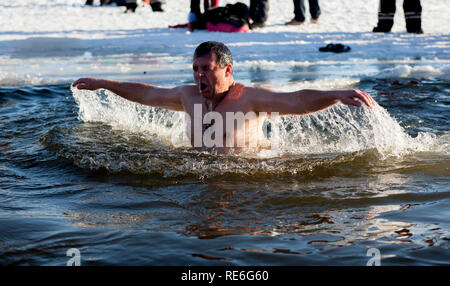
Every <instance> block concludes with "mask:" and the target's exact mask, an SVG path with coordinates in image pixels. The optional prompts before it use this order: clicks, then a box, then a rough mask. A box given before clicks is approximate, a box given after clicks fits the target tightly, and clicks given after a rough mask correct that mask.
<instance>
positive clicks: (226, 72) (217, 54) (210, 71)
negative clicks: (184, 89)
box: [192, 41, 234, 99]
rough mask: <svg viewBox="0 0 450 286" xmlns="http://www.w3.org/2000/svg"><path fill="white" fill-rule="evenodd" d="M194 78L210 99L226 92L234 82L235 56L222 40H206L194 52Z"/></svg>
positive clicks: (203, 93) (204, 94)
mask: <svg viewBox="0 0 450 286" xmlns="http://www.w3.org/2000/svg"><path fill="white" fill-rule="evenodd" d="M192 67H193V72H194V80H195V83H196V84H197V86H198V88H199V90H200V93H201V94H202V95H203V96H204V97H206V98H209V99H212V98H213V97H214V96H215V95H216V94H219V93H223V92H226V91H227V90H228V89H229V88H230V86H231V85H232V84H233V82H234V79H233V57H232V55H231V52H230V50H229V49H228V48H227V46H225V45H224V44H223V43H220V42H214V41H209V42H204V43H202V44H200V45H199V46H198V47H197V48H196V49H195V52H194V60H193V65H192Z"/></svg>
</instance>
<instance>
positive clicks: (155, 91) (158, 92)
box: [73, 78, 184, 111]
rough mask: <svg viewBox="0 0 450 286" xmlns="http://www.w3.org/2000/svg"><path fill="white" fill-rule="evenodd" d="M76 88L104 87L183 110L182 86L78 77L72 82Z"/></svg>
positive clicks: (140, 100)
mask: <svg viewBox="0 0 450 286" xmlns="http://www.w3.org/2000/svg"><path fill="white" fill-rule="evenodd" d="M73 86H74V87H77V88H78V89H87V90H97V89H100V88H104V89H107V90H110V91H112V92H114V93H115V94H117V95H119V96H121V97H123V98H125V99H128V100H130V101H134V102H137V103H141V104H145V105H150V106H154V107H161V108H166V109H170V110H174V111H183V110H184V108H183V104H182V90H181V89H182V88H183V87H176V88H171V89H168V88H159V87H156V86H153V85H150V84H145V83H135V82H123V81H113V80H107V79H99V78H80V79H79V80H77V81H75V82H74V83H73Z"/></svg>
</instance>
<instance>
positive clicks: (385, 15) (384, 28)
mask: <svg viewBox="0 0 450 286" xmlns="http://www.w3.org/2000/svg"><path fill="white" fill-rule="evenodd" d="M403 11H404V13H405V20H406V30H407V31H408V33H416V34H422V33H423V30H422V6H421V5H420V0H403ZM394 15H395V0H380V8H379V10H378V24H377V26H376V27H375V28H373V32H375V33H387V32H390V31H391V28H392V26H393V25H394Z"/></svg>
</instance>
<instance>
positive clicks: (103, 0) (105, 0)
mask: <svg viewBox="0 0 450 286" xmlns="http://www.w3.org/2000/svg"><path fill="white" fill-rule="evenodd" d="M114 2H115V1H114V0H100V5H101V6H104V5H110V4H112V3H114ZM93 4H94V0H86V4H85V5H93Z"/></svg>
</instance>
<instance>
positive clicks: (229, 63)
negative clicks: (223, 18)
mask: <svg viewBox="0 0 450 286" xmlns="http://www.w3.org/2000/svg"><path fill="white" fill-rule="evenodd" d="M192 68H193V73H194V80H195V84H190V85H183V86H178V87H174V88H160V87H157V86H153V85H149V84H144V83H134V82H121V81H112V80H107V79H98V78H80V79H78V80H77V81H75V82H74V83H73V86H75V87H77V88H78V89H87V90H97V89H100V88H104V89H107V90H110V91H112V92H113V93H115V94H117V95H119V96H121V97H123V98H125V99H128V100H131V101H134V102H138V103H140V104H144V105H149V106H153V107H159V108H165V109H169V110H173V111H184V112H186V114H187V115H189V118H190V119H191V120H190V123H189V125H190V126H187V128H188V131H189V132H188V133H189V137H190V140H191V143H192V146H193V147H194V148H196V149H199V150H204V149H211V148H213V149H215V150H216V151H217V152H218V153H226V152H229V151H233V152H240V151H242V150H243V149H245V147H248V146H249V144H250V143H251V142H250V141H251V140H252V139H251V138H259V136H258V135H257V136H256V137H255V136H252V134H253V135H254V134H257V133H260V132H261V133H262V129H261V128H260V127H261V122H262V121H263V120H261V119H263V117H265V116H266V115H267V114H268V113H278V114H279V115H304V114H308V113H312V112H316V111H319V110H322V109H325V108H327V107H330V106H332V105H334V104H336V103H339V102H341V103H343V104H346V105H353V106H357V107H360V106H361V105H362V103H361V101H362V102H363V103H364V104H366V105H367V106H368V107H369V108H372V107H373V106H374V105H375V101H374V100H373V99H372V97H371V96H370V95H369V94H367V93H365V92H362V91H360V90H336V91H320V90H310V89H305V90H299V91H295V92H276V91H273V90H270V89H268V88H264V87H248V86H244V85H243V84H241V83H237V82H235V81H234V77H233V58H232V55H231V52H230V50H229V49H228V48H227V47H226V46H225V45H224V44H223V43H220V42H213V41H209V42H204V43H202V44H200V45H199V46H198V47H197V48H196V50H195V52H194V57H193V65H192ZM236 113H239V114H245V121H244V122H242V121H241V123H239V122H238V123H237V124H235V121H229V120H219V119H220V117H221V118H227V116H229V115H230V114H236ZM208 114H213V115H216V116H210V118H209V121H207V120H206V122H205V119H204V118H206V117H207V116H208ZM248 114H254V115H255V116H247V115H248ZM199 117H200V121H199V120H196V118H199ZM198 122H201V123H200V125H199V124H197V123H198ZM205 123H206V124H205ZM227 123H228V126H227ZM198 126H200V128H198ZM249 126H256V127H255V128H249ZM211 130H214V131H213V132H212V131H211ZM208 132H209V135H210V136H211V137H210V138H211V139H212V140H213V141H214V142H226V144H225V143H224V144H223V145H220V144H216V146H211V145H210V144H209V145H208V144H204V142H202V140H201V138H202V137H203V136H204V135H205V134H206V133H208ZM200 133H201V134H200ZM198 138H200V141H199V140H198ZM217 139H223V140H220V141H218V140H217ZM242 139H244V144H238V143H239V142H243V141H242ZM230 142H231V143H230Z"/></svg>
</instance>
